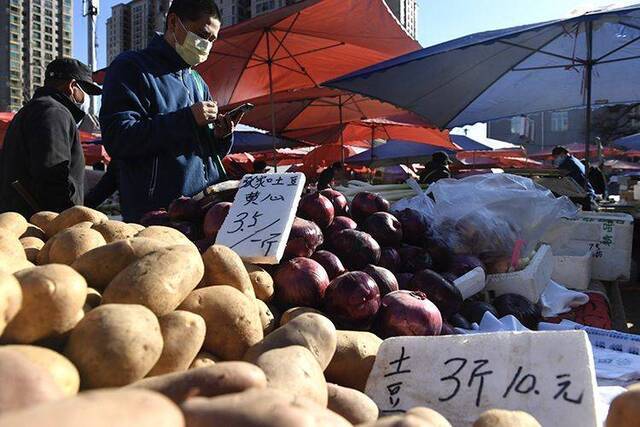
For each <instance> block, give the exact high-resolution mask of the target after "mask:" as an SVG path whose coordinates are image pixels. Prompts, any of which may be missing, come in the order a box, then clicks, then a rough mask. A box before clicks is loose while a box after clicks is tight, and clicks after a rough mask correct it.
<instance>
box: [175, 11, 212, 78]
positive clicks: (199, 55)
mask: <svg viewBox="0 0 640 427" xmlns="http://www.w3.org/2000/svg"><path fill="white" fill-rule="evenodd" d="M176 19H177V20H178V22H180V26H181V27H182V29H184V30H185V31H186V32H187V36H186V37H185V38H184V43H182V44H180V43H178V39H177V38H176V34H175V31H174V33H173V39H174V40H175V44H176V46H175V49H176V52H177V53H178V55H180V57H181V58H182V59H183V60H184V62H186V63H187V64H189V65H190V66H192V67H195V66H196V65H198V64H202V63H203V62H204V61H206V60H207V58H208V57H209V53H210V52H211V48H212V47H213V43H212V42H210V41H209V40H205V39H203V38H202V37H199V36H197V35H196V34H194V33H192V32H191V31H189V30H187V29H186V28H185V27H184V24H183V23H182V21H181V20H180V18H177V17H176Z"/></svg>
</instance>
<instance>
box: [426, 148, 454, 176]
mask: <svg viewBox="0 0 640 427" xmlns="http://www.w3.org/2000/svg"><path fill="white" fill-rule="evenodd" d="M451 163H453V162H452V161H451V159H450V158H449V156H448V155H447V153H445V152H444V151H437V152H435V153H433V156H431V161H430V162H428V163H427V164H426V165H424V169H423V170H422V171H421V172H420V183H422V184H433V183H434V182H437V181H439V180H441V179H445V178H451V171H450V170H449V165H450V164H451Z"/></svg>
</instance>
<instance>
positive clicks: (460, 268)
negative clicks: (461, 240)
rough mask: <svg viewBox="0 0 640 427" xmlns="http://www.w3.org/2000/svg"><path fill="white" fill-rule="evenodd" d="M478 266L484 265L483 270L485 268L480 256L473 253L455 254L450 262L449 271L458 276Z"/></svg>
mask: <svg viewBox="0 0 640 427" xmlns="http://www.w3.org/2000/svg"><path fill="white" fill-rule="evenodd" d="M477 267H482V269H483V270H484V268H485V267H484V264H483V263H482V261H480V260H479V259H478V257H476V256H473V255H453V256H452V257H451V260H450V262H449V268H448V271H449V272H451V273H453V274H454V275H456V276H457V277H461V276H464V275H465V274H467V273H468V272H470V271H471V270H473V269H474V268H477Z"/></svg>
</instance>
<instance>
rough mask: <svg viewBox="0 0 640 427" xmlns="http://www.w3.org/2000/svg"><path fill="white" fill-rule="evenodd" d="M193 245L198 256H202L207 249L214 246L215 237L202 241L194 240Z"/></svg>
mask: <svg viewBox="0 0 640 427" xmlns="http://www.w3.org/2000/svg"><path fill="white" fill-rule="evenodd" d="M194 243H195V245H196V248H198V251H199V252H200V254H203V253H205V252H206V251H207V249H209V248H210V247H211V246H213V245H215V243H216V236H213V237H205V238H204V239H199V240H196V241H195V242H194Z"/></svg>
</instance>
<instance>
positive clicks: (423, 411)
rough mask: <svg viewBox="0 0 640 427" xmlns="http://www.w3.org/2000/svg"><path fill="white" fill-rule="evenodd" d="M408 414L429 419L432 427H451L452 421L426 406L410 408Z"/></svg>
mask: <svg viewBox="0 0 640 427" xmlns="http://www.w3.org/2000/svg"><path fill="white" fill-rule="evenodd" d="M407 415H414V416H416V417H419V418H421V419H423V420H425V421H428V422H429V426H430V427H431V426H433V427H451V423H450V422H449V421H447V419H446V418H445V417H444V416H443V415H442V414H440V413H439V412H437V411H434V410H433V409H431V408H426V407H424V406H416V407H415V408H411V409H409V410H408V411H407Z"/></svg>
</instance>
